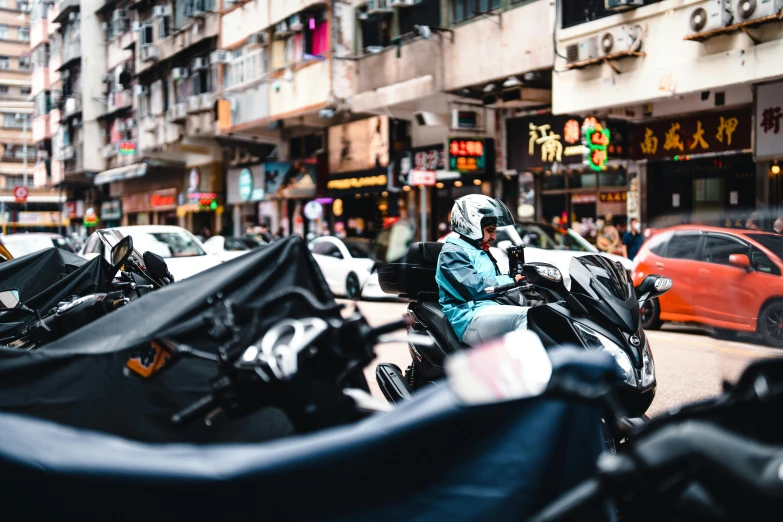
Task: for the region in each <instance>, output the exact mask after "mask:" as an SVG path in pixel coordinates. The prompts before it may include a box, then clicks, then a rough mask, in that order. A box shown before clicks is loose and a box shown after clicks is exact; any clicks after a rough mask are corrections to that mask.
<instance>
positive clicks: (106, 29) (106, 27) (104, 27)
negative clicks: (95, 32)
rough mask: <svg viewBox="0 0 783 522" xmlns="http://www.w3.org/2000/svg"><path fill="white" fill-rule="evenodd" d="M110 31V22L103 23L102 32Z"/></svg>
mask: <svg viewBox="0 0 783 522" xmlns="http://www.w3.org/2000/svg"><path fill="white" fill-rule="evenodd" d="M108 30H109V22H101V31H108Z"/></svg>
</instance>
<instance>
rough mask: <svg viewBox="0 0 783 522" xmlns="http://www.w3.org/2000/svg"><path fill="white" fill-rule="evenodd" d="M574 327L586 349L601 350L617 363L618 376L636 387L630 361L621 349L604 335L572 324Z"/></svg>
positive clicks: (634, 374)
mask: <svg viewBox="0 0 783 522" xmlns="http://www.w3.org/2000/svg"><path fill="white" fill-rule="evenodd" d="M574 326H575V327H576V331H577V333H579V337H581V338H582V340H583V341H584V342H585V344H586V345H587V348H588V349H590V350H603V351H605V352H606V353H608V354H609V355H611V356H612V357H614V361H615V362H616V363H617V367H618V368H619V369H620V374H621V375H622V377H623V380H624V381H625V383H626V384H630V385H631V386H637V385H638V384H637V380H636V373H635V372H634V369H633V364H632V363H631V359H630V357H628V354H627V353H625V352H624V351H623V349H622V348H620V347H619V346H617V343H615V342H614V341H612V340H611V339H609V338H608V337H606V336H605V335H601V334H600V333H598V332H596V331H595V330H593V329H592V328H588V327H586V326H583V325H581V324H579V323H574Z"/></svg>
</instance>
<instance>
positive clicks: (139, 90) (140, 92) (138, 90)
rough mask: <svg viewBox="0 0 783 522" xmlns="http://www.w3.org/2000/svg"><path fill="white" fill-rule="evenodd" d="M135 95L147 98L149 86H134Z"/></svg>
mask: <svg viewBox="0 0 783 522" xmlns="http://www.w3.org/2000/svg"><path fill="white" fill-rule="evenodd" d="M133 95H134V96H146V95H147V86H146V85H134V86H133Z"/></svg>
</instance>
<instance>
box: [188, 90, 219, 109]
mask: <svg viewBox="0 0 783 522" xmlns="http://www.w3.org/2000/svg"><path fill="white" fill-rule="evenodd" d="M187 104H188V114H194V113H199V112H205V111H211V110H212V109H214V107H215V95H214V94H213V93H211V92H207V93H204V94H195V95H193V96H188V101H187Z"/></svg>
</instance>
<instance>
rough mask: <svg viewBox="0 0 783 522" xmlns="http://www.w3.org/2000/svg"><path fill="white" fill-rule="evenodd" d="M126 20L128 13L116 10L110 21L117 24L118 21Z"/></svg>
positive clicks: (123, 10)
mask: <svg viewBox="0 0 783 522" xmlns="http://www.w3.org/2000/svg"><path fill="white" fill-rule="evenodd" d="M127 18H128V13H127V12H126V11H125V9H117V10H116V11H114V12H113V13H112V14H111V19H112V21H113V22H118V21H120V20H125V19H127Z"/></svg>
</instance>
